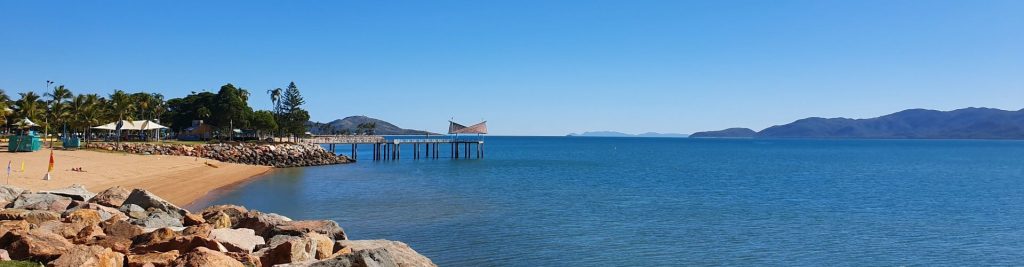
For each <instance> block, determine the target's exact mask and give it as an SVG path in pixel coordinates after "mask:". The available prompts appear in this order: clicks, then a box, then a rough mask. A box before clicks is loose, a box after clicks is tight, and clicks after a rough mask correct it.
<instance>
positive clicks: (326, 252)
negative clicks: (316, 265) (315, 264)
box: [306, 233, 334, 260]
mask: <svg viewBox="0 0 1024 267" xmlns="http://www.w3.org/2000/svg"><path fill="white" fill-rule="evenodd" d="M306 236H307V237H309V238H310V239H313V242H316V254H315V255H313V256H314V257H315V258H316V259H318V260H322V259H326V258H330V257H331V256H332V255H334V241H333V240H331V238H329V237H327V236H326V235H323V234H321V233H308V234H306Z"/></svg>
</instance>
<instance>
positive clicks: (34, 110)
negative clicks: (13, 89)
mask: <svg viewBox="0 0 1024 267" xmlns="http://www.w3.org/2000/svg"><path fill="white" fill-rule="evenodd" d="M18 95H20V96H21V99H18V101H15V102H14V111H15V113H14V114H16V115H17V116H18V117H19V119H21V118H25V119H29V120H33V121H38V120H39V117H40V116H42V115H43V113H44V112H46V109H45V108H44V106H43V105H45V103H43V102H42V101H40V100H39V95H38V94H36V93H35V92H26V93H18Z"/></svg>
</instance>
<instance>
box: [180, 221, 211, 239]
mask: <svg viewBox="0 0 1024 267" xmlns="http://www.w3.org/2000/svg"><path fill="white" fill-rule="evenodd" d="M211 232H213V225H211V224H208V223H204V224H200V225H192V226H188V227H185V229H184V230H181V235H197V236H201V237H210V233H211Z"/></svg>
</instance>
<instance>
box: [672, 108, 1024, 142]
mask: <svg viewBox="0 0 1024 267" xmlns="http://www.w3.org/2000/svg"><path fill="white" fill-rule="evenodd" d="M690 137H694V138H699V137H754V138H875V139H883V138H884V139H1024V109H1022V110H1017V111H1008V110H1001V109H993V108H964V109H958V110H953V111H938V110H928V109H908V110H904V111H900V112H896V113H893V114H889V115H885V116H881V117H876V118H869V119H848V118H817V117H814V118H806V119H801V120H797V121H794V122H792V123H789V124H784V125H776V126H772V127H768V128H766V129H764V130H761V131H760V132H754V131H753V130H750V129H745V128H731V129H726V130H721V131H710V132H699V133H694V134H693V135H691V136H690Z"/></svg>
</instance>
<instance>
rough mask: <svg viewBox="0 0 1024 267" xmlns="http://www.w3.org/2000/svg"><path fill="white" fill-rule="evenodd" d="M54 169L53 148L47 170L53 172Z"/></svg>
mask: <svg viewBox="0 0 1024 267" xmlns="http://www.w3.org/2000/svg"><path fill="white" fill-rule="evenodd" d="M52 171H53V150H50V168H49V169H47V170H46V172H52Z"/></svg>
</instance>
